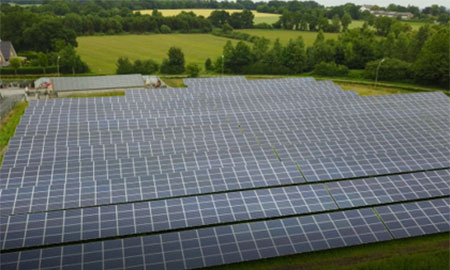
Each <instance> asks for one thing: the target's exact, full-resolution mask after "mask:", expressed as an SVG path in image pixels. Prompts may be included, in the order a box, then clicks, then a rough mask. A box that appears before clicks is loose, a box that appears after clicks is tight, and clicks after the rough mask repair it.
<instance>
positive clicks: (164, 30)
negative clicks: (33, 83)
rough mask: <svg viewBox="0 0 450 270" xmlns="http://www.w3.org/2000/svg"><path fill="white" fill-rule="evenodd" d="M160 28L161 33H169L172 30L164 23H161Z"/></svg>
mask: <svg viewBox="0 0 450 270" xmlns="http://www.w3.org/2000/svg"><path fill="white" fill-rule="evenodd" d="M160 29H161V33H162V34H169V33H170V32H172V29H170V27H169V26H167V25H165V24H163V25H161V27H160Z"/></svg>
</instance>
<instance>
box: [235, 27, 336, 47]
mask: <svg viewBox="0 0 450 270" xmlns="http://www.w3.org/2000/svg"><path fill="white" fill-rule="evenodd" d="M236 31H239V32H243V33H247V34H250V35H254V36H261V37H265V38H268V39H270V40H271V41H275V40H276V39H277V38H278V39H280V42H281V43H283V44H286V43H288V42H289V40H290V39H296V38H297V37H298V36H302V37H303V40H304V41H305V45H306V46H311V45H312V44H313V43H314V40H316V37H317V32H306V31H291V30H279V29H277V30H266V29H242V30H236ZM338 35H339V34H338V33H325V38H327V39H328V38H333V39H335V38H337V36H338Z"/></svg>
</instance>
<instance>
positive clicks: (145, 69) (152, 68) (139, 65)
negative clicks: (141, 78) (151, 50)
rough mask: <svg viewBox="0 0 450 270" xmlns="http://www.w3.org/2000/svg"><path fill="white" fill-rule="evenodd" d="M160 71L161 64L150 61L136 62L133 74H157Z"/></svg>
mask: <svg viewBox="0 0 450 270" xmlns="http://www.w3.org/2000/svg"><path fill="white" fill-rule="evenodd" d="M158 70H159V64H158V63H156V62H155V61H153V60H151V59H149V60H144V61H140V60H136V61H134V66H133V72H134V73H141V74H155V73H157V72H158Z"/></svg>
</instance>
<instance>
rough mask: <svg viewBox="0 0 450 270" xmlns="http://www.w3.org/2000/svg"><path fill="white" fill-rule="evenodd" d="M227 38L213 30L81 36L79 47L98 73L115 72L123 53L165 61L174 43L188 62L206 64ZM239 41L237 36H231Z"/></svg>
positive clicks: (220, 49) (90, 65) (216, 55)
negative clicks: (191, 32)
mask: <svg viewBox="0 0 450 270" xmlns="http://www.w3.org/2000/svg"><path fill="white" fill-rule="evenodd" d="M227 40H230V39H227V38H222V37H216V36H213V35H210V34H166V35H164V34H151V35H116V36H88V37H79V38H77V41H78V48H77V51H78V52H79V53H80V55H81V58H82V59H83V60H84V61H86V62H87V64H88V65H89V67H90V68H91V71H92V72H94V73H98V74H113V73H115V71H116V62H117V59H118V58H119V57H120V56H126V57H128V58H130V59H131V60H136V59H141V60H144V59H153V60H156V61H158V62H160V63H161V62H162V60H163V59H164V58H166V57H167V51H168V50H169V48H170V47H172V46H177V47H180V48H181V49H182V50H183V52H184V55H185V58H186V63H191V62H193V63H197V64H199V65H200V66H203V64H204V63H205V60H206V59H207V58H208V57H210V58H211V59H213V60H214V59H216V58H217V57H218V56H219V55H221V54H222V49H223V46H224V45H225V43H226V42H227ZM231 41H232V42H233V43H237V40H231Z"/></svg>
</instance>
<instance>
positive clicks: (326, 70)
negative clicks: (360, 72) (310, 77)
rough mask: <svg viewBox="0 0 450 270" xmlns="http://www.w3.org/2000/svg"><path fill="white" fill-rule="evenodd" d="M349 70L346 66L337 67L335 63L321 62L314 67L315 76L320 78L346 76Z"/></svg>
mask: <svg viewBox="0 0 450 270" xmlns="http://www.w3.org/2000/svg"><path fill="white" fill-rule="evenodd" d="M348 72H349V70H348V67H346V66H344V65H336V63H334V62H320V63H319V64H317V65H315V67H314V71H313V73H314V74H317V75H320V76H346V75H347V74H348Z"/></svg>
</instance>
